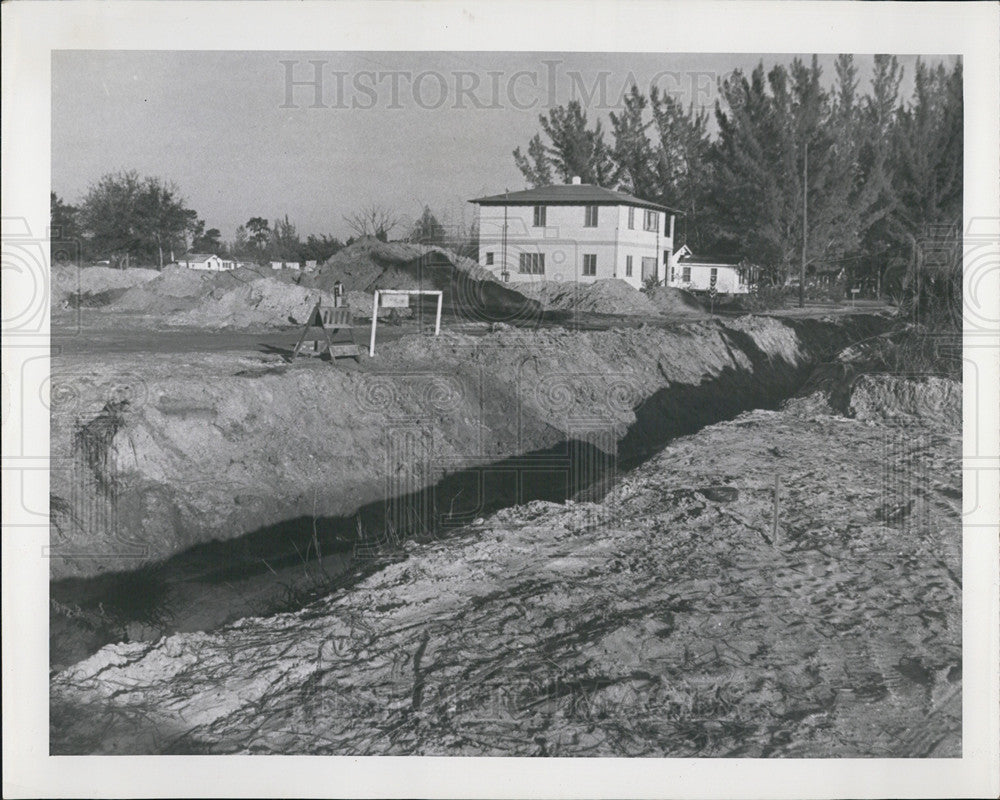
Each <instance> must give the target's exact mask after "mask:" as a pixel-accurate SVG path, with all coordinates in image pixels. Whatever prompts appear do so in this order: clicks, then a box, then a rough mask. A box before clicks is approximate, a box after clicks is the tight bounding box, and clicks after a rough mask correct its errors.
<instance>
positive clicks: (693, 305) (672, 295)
mask: <svg viewBox="0 0 1000 800" xmlns="http://www.w3.org/2000/svg"><path fill="white" fill-rule="evenodd" d="M645 295H646V297H648V298H649V299H650V301H651V302H652V303H653V305H654V306H656V307H657V308H658V309H659V310H660V313H661V314H693V315H695V316H704V315H705V309H704V308H703V306H702V305H701V303H700V302H699V301H698V298H697V297H695V296H694V295H693V294H691V292H688V291H685V290H684V289H676V288H674V287H672V286H654V287H653V288H652V289H650V290H648V291H646V292H645Z"/></svg>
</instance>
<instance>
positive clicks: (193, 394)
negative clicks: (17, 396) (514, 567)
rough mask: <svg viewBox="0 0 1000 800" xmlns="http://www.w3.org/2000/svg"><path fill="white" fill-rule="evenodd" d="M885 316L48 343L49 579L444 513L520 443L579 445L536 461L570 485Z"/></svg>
mask: <svg viewBox="0 0 1000 800" xmlns="http://www.w3.org/2000/svg"><path fill="white" fill-rule="evenodd" d="M885 324H886V321H885V320H884V319H880V318H874V317H868V318H864V317H856V318H850V319H847V320H839V321H830V322H816V323H810V324H809V325H805V324H803V323H800V322H788V321H779V320H774V319H753V318H746V319H742V320H733V321H731V322H727V323H725V324H723V323H720V322H719V321H706V322H692V323H683V324H677V325H675V326H671V327H670V328H669V329H659V328H640V329H626V330H609V331H594V332H570V331H566V330H562V329H544V330H525V329H509V330H503V331H499V332H496V333H491V334H488V335H486V336H482V337H474V336H469V335H464V334H459V333H455V332H448V331H446V332H444V333H442V335H441V336H440V337H437V338H429V337H425V336H417V335H412V336H406V337H403V338H401V339H399V340H398V341H396V342H393V343H391V344H390V345H388V346H386V347H384V348H383V349H382V350H380V353H379V355H378V356H377V357H376V358H375V359H372V360H368V359H365V360H363V361H362V363H361V364H358V365H355V364H354V363H353V362H351V364H349V365H343V366H338V367H332V366H331V365H329V364H325V363H301V364H295V365H287V364H284V363H283V362H282V361H281V360H280V358H279V357H277V356H275V357H272V358H270V360H268V357H262V358H261V357H259V358H247V359H241V360H238V361H236V362H234V360H233V359H232V357H229V356H225V355H224V354H218V355H216V354H199V356H198V358H197V359H194V360H192V358H191V357H190V356H189V355H187V354H184V353H180V354H176V355H163V356H161V357H158V358H156V359H149V358H146V357H144V356H142V355H129V354H121V355H117V356H111V357H109V358H107V359H105V360H102V362H100V363H94V362H93V359H90V358H84V359H83V361H82V362H81V363H77V362H75V361H74V360H73V357H66V358H64V359H62V360H60V361H58V362H57V363H56V364H55V365H54V374H55V373H56V371H57V368H58V373H59V374H61V375H64V376H66V378H65V379H66V380H69V381H70V382H71V384H72V389H73V391H72V392H68V393H67V392H60V391H56V390H55V388H57V387H54V390H53V393H52V394H53V405H52V411H51V419H52V428H51V452H52V457H53V459H55V460H57V461H58V463H60V464H62V465H64V467H65V468H63V469H59V470H53V475H52V485H51V494H52V497H53V502H52V519H53V528H52V544H53V548H54V554H55V555H54V557H53V558H52V559H51V560H50V564H51V569H52V574H53V577H54V578H61V577H69V576H73V575H77V576H92V575H96V574H99V573H101V572H104V571H108V570H120V569H122V568H123V566H124V567H125V568H127V569H135V568H138V567H140V566H142V565H143V564H151V563H154V562H156V561H158V560H161V559H164V558H167V557H168V556H171V555H173V554H176V553H179V552H181V551H183V550H186V549H187V548H189V547H191V546H193V545H196V544H198V543H202V542H207V541H210V540H213V539H218V540H229V539H234V538H238V537H242V536H243V535H244V534H249V533H250V532H253V531H261V536H262V537H263V536H266V537H270V539H271V540H273V539H274V538H275V537H277V536H279V535H281V534H279V532H278V531H277V530H275V531H272V532H270V533H268V530H269V529H270V528H271V527H273V526H278V527H279V528H281V529H282V530H284V529H285V527H289V526H290V527H294V525H293V521H294V520H295V519H296V518H299V517H302V518H309V519H310V520H311V518H312V517H316V518H317V519H319V525H320V528H321V530H329V531H330V536H339V535H340V534H339V533H338V531H339V530H340V529H341V527H339V526H342V524H343V525H346V526H347V527H348V528H349V529H350V531H349V532H350V534H351V536H353V535H354V534H355V531H354V517H355V515H362V516H364V515H366V514H369V513H370V514H372V515H374V516H373V521H372V524H376V521H377V524H378V525H382V524H384V522H383V521H379V519H380V518H379V517H378V515H379V514H384V513H388V512H386V511H385V509H386V505H385V500H386V492H387V491H391V493H392V495H393V496H399V497H403V498H405V497H410V496H420V495H421V493H423V492H434V493H436V495H437V496H438V499H437V500H436V501H435V502H436V503H437V505H438V508H437V511H435V510H434V503H432V502H430V501H429V500H428V501H427V502H424V500H419V502H418V505H419V507H420V508H421V509H423V510H422V511H420V514H421V515H429V516H428V519H427V520H426V524H428V525H431V526H434V525H437V524H438V523H439V521H440V519H441V516H440V515H441V514H442V513H444V512H443V509H444V508H448V507H452V506H453V507H454V508H455V509H456V512H455V513H456V514H457V513H472V509H475V508H476V505H477V503H478V502H479V501H478V500H477V499H476V498H477V496H478V495H477V494H476V492H477V491H478V490H476V489H475V488H474V487H466V486H465V485H464V484H462V483H460V484H458V485H451V484H450V483H448V481H450V480H451V479H452V477H453V476H461V475H463V471H465V470H470V469H471V470H479V469H486V468H487V467H489V466H490V465H492V464H494V463H498V462H502V461H504V460H505V459H510V458H513V457H521V456H525V454H528V455H530V454H538V455H539V457H540V458H542V457H543V456H544V458H543V460H544V459H547V458H548V455H545V453H546V452H547V450H548V449H550V448H557V449H558V448H562V449H561V450H559V451H558V452H563V453H565V452H566V442H567V441H576V442H578V444H576V445H573V446H574V447H578V448H582V450H581V457H580V458H579V459H577V460H571V462H570V463H569V465H567V466H564V467H559V468H558V469H556V471H555V472H553V473H552V474H551V475H549V478H551V482H552V483H553V485H554V486H556V485H557V484H558V483H559V481H560V480H561V481H562V484H561V485H563V486H564V487H565V480H566V479H565V475H566V474H569V475H570V478H571V479H572V480H574V481H576V480H578V479H579V480H585V478H586V474H587V473H586V470H585V469H584V468H583V467H582V466H579V465H585V464H587V463H590V462H589V461H588V460H587V459H588V458H589V457H590V455H593V456H594V458H602V457H604V456H600V455H599V453H605V454H608V453H610V454H614V453H616V452H617V455H618V457H619V458H622V459H627V458H634V457H638V456H640V455H642V454H644V453H646V452H649V451H650V450H655V449H656V448H657V447H659V446H662V444H663V443H664V442H665V441H667V440H668V439H669V438H671V437H673V436H676V435H680V434H684V433H689V432H690V431H691V430H693V429H696V428H697V427H698V426H700V425H704V424H709V423H711V422H715V421H717V420H719V419H725V418H729V417H732V416H734V415H735V414H737V413H739V412H740V411H742V410H744V409H746V408H748V407H754V406H759V405H772V404H775V403H777V402H778V401H779V400H780V399H782V398H783V397H784V396H787V395H788V394H790V393H791V392H792V391H794V390H795V389H796V388H797V386H798V385H799V384H800V382H801V381H802V380H803V378H804V376H805V373H806V371H808V369H809V368H810V365H811V363H812V362H813V361H815V360H816V359H817V358H820V357H823V356H824V355H825V353H826V352H827V350H826V346H827V344H828V341H829V340H831V339H832V340H838V339H839V340H840V342H841V345H842V344H843V342H845V341H851V340H854V339H861V338H864V337H866V336H870V335H871V334H872V333H873V332H876V331H878V330H880V329H881V328H882V327H883V326H884V325H885ZM100 419H105V420H108V419H113V420H114V423H115V424H114V425H111V426H109V425H106V424H104V423H101V424H100V425H99V427H100V429H101V430H102V431H104V433H102V434H101V435H100V436H98V437H96V438H95V437H94V436H91V435H90V434H89V433H88V431H90V430H91V429H92V423H94V421H95V420H100ZM95 424H96V423H95ZM415 425H416V426H417V427H416V428H415V427H414V426H415ZM414 448H416V449H414ZM583 451H586V452H585V453H584V452H583ZM554 452H555V451H554ZM574 452H576V451H574ZM584 455H586V457H584ZM560 457H561V458H563V459H565V458H566V456H565V455H563V456H560ZM545 463H548V461H546V462H545ZM560 470H561V471H560ZM508 473H509V470H507V471H506V472H505V471H504V470H502V469H500V470H499V471H498V472H497V473H496V476H495V477H494V478H491V479H490V480H491V481H493V483H491V484H490V487H489V488H490V491H491V492H494V491H495V494H496V498H497V502H498V506H496V507H499V505H501V504H506V502H507V501H506V493H507V491H508V488H509V487H507V485H506V484H505V483H503V475H506V474H508ZM557 473H558V474H557ZM477 474H478V473H477ZM483 474H486V473H483ZM472 478H475V475H472V476H471V477H470V480H471V479H472ZM463 480H464V478H463ZM545 480H548V478H546V477H545V476H544V475H540V476H539V477H538V479H537V480H536V481H533V483H534V484H536V485H539V486H542V485H546V484H545ZM493 484H496V485H495V486H494V485H493ZM476 485H477V486H478V485H479V484H478V483H477V484H476ZM387 487H388V488H387ZM406 502H409V501H406ZM414 502H417V501H414ZM511 502H516V500H514V501H511ZM393 513H395V512H393ZM408 519H409V518H408ZM421 519H423V517H421ZM304 524H305V523H304ZM311 524H312V523H311V522H309V523H307V524H306V527H310V528H311ZM399 524H400V525H403V523H402V522H401V523H399ZM407 524H414V523H413V521H412V520H409V522H408V523H407ZM109 526H110V527H109ZM283 526H285V527H283ZM59 553H86V554H87V555H86V557H82V558H81V557H77V556H73V555H68V554H67V555H65V556H60V555H59Z"/></svg>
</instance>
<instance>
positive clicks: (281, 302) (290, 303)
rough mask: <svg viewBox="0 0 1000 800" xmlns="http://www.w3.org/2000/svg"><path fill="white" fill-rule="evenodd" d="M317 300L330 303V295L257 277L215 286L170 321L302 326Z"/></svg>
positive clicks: (227, 325)
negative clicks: (199, 300)
mask: <svg viewBox="0 0 1000 800" xmlns="http://www.w3.org/2000/svg"><path fill="white" fill-rule="evenodd" d="M317 300H322V301H323V304H324V305H329V306H332V305H333V296H332V295H328V294H326V293H325V292H321V291H319V290H318V289H308V288H306V287H304V286H296V285H295V284H294V283H285V282H284V281H276V280H274V279H273V278H270V277H266V278H258V279H257V280H255V281H251V282H250V283H240V284H237V285H236V286H231V287H226V288H220V289H215V290H214V291H213V292H212V293H211V294H209V295H208V296H207V297H205V298H204V299H203V300H202V301H201V302H200V303H199V304H198V305H197V306H195V307H194V308H192V309H191V310H189V311H184V312H181V313H179V314H176V315H173V316H172V317H171V318H170V323H171V324H174V325H197V326H203V327H213V328H256V327H262V326H264V327H268V326H277V327H281V326H285V325H302V324H304V323H305V321H306V319H307V318H308V317H309V312H310V311H311V310H312V309H313V307H314V306H315V305H316V301H317Z"/></svg>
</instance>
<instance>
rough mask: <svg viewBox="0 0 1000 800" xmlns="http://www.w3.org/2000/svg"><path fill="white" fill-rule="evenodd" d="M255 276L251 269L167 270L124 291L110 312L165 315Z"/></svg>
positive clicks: (246, 281)
mask: <svg viewBox="0 0 1000 800" xmlns="http://www.w3.org/2000/svg"><path fill="white" fill-rule="evenodd" d="M258 277H259V275H258V274H257V273H256V272H254V271H253V270H243V269H240V270H231V271H228V272H209V271H206V270H195V269H188V268H187V267H167V268H165V269H164V270H163V272H161V273H160V274H159V275H158V276H157V277H156V278H154V279H153V280H151V281H147V282H145V283H143V284H141V285H139V286H135V287H133V288H132V289H129V290H128V291H127V292H125V294H123V295H122V296H121V297H120V298H118V300H116V301H115V302H114V303H113V304H111V306H110V310H113V311H132V312H140V313H143V314H150V315H161V316H168V315H171V314H174V313H176V312H179V311H188V310H190V309H192V308H194V307H195V306H196V305H198V303H199V302H200V301H201V300H203V299H204V298H205V297H207V296H208V295H210V294H211V293H212V292H213V291H215V290H216V289H223V290H225V289H228V288H231V287H234V286H238V285H240V284H245V283H248V282H250V281H253V280H255V279H256V278H258Z"/></svg>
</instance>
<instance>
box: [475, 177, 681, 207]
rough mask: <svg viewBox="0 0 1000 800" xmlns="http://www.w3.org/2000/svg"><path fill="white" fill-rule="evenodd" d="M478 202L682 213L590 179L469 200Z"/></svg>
mask: <svg viewBox="0 0 1000 800" xmlns="http://www.w3.org/2000/svg"><path fill="white" fill-rule="evenodd" d="M469 202H470V203H477V204H478V205H481V206H536V205H574V206H582V205H591V206H637V207H638V208H649V209H653V210H654V211H667V212H669V213H671V214H683V213H684V212H683V211H678V210H677V209H676V208H670V207H669V206H664V205H660V204H659V203H652V202H650V201H649V200H640V199H639V198H638V197H633V196H632V195H630V194H625V192H616V191H615V190H614V189H605V188H604V187H603V186H596V185H595V184H593V183H561V184H555V185H553V186H540V187H538V188H537V189H524V190H523V191H520V192H504V193H503V194H495V195H491V196H489V197H479V198H477V199H475V200H470V201H469Z"/></svg>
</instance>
